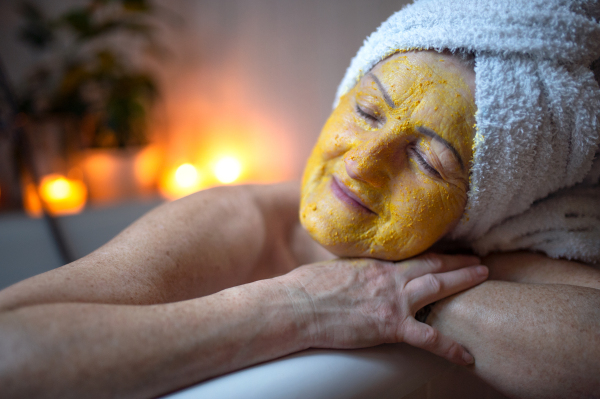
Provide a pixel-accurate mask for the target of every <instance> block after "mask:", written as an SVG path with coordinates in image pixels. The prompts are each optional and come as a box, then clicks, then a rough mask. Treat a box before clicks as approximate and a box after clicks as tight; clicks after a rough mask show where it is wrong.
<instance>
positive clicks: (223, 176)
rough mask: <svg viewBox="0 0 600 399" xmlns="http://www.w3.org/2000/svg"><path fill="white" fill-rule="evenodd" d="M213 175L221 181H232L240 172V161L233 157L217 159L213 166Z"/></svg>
mask: <svg viewBox="0 0 600 399" xmlns="http://www.w3.org/2000/svg"><path fill="white" fill-rule="evenodd" d="M214 172H215V176H216V178H217V180H219V181H220V182H221V183H224V184H229V183H233V182H234V181H236V180H237V179H238V177H240V174H241V173H242V165H241V163H240V161H238V160H237V159H235V158H233V157H224V158H221V159H219V160H218V161H217V163H216V164H215V168H214Z"/></svg>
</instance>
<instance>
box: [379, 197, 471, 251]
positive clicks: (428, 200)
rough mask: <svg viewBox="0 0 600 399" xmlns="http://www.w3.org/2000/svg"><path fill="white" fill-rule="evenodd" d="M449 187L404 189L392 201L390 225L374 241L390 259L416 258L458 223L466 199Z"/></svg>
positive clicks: (386, 225) (381, 230)
mask: <svg viewBox="0 0 600 399" xmlns="http://www.w3.org/2000/svg"><path fill="white" fill-rule="evenodd" d="M459 191H460V190H459V189H457V188H454V187H445V186H437V185H436V186H428V187H423V186H413V187H406V186H405V187H404V188H403V189H402V190H401V191H399V192H397V194H396V195H394V198H393V200H392V201H391V202H390V207H389V212H388V216H387V217H388V222H387V223H386V224H385V226H382V228H381V229H380V234H379V236H378V237H377V239H376V242H374V244H376V245H375V247H376V252H377V253H380V254H385V257H386V258H387V259H391V260H400V259H406V258H409V257H412V256H415V255H417V254H419V253H421V252H423V251H425V250H426V249H427V248H429V247H430V246H432V245H433V244H434V243H435V242H436V241H438V240H439V239H440V238H442V237H443V236H444V235H445V234H446V233H447V232H448V231H450V229H451V228H452V227H453V226H454V225H455V224H456V222H458V221H459V220H460V218H461V216H462V213H463V210H464V206H465V197H464V194H461V193H460V192H459Z"/></svg>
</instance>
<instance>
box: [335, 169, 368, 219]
mask: <svg viewBox="0 0 600 399" xmlns="http://www.w3.org/2000/svg"><path fill="white" fill-rule="evenodd" d="M331 191H333V194H335V196H336V197H337V198H338V199H339V200H340V201H342V202H343V203H345V204H347V205H349V206H350V207H352V208H353V209H357V210H359V211H360V212H364V213H368V214H375V215H376V213H375V212H373V211H372V210H371V209H370V208H369V207H368V206H366V205H365V203H364V202H362V200H361V199H360V198H358V196H357V195H356V194H354V193H353V192H352V191H350V189H349V188H348V187H346V185H345V184H343V183H342V182H340V181H339V180H338V179H337V177H335V176H333V177H332V179H331Z"/></svg>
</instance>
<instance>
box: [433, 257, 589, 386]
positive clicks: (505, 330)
mask: <svg viewBox="0 0 600 399" xmlns="http://www.w3.org/2000/svg"><path fill="white" fill-rule="evenodd" d="M483 263H484V264H486V265H488V266H489V268H490V281H486V282H484V283H483V284H481V285H479V286H477V287H475V288H473V289H470V290H468V291H465V292H463V293H461V294H458V295H456V296H453V297H450V298H447V299H445V300H442V301H440V302H438V303H437V304H436V305H435V306H434V307H433V311H432V313H431V315H430V316H429V318H428V320H427V322H428V323H429V324H431V325H432V326H434V327H435V328H436V329H438V330H439V331H441V332H442V333H444V334H447V335H449V336H450V337H452V338H454V339H457V340H459V341H460V342H462V343H463V344H464V345H465V346H466V347H467V349H469V351H471V352H472V353H473V355H474V356H475V358H476V359H477V362H476V363H475V364H474V365H473V366H471V367H470V368H471V369H472V371H473V372H475V373H476V374H477V375H478V376H480V377H481V378H482V379H483V380H485V381H486V382H488V383H489V384H490V385H492V386H494V387H495V388H496V389H498V390H499V391H501V392H503V393H504V394H506V395H507V396H510V397H516V398H599V397H600V379H598V375H600V333H599V329H600V271H598V269H596V268H592V267H590V266H587V265H584V264H581V263H577V262H570V261H565V260H554V259H548V258H547V257H545V256H543V255H539V254H532V253H527V252H520V253H510V254H494V255H491V256H488V257H487V258H485V259H483Z"/></svg>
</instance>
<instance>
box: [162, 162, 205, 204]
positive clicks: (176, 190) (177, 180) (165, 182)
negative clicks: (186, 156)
mask: <svg viewBox="0 0 600 399" xmlns="http://www.w3.org/2000/svg"><path fill="white" fill-rule="evenodd" d="M200 188H202V186H201V179H200V174H199V173H198V170H197V169H196V167H195V166H194V165H192V164H191V163H184V164H182V165H179V167H177V169H175V170H172V171H171V172H170V173H167V174H166V175H165V176H164V177H163V179H162V181H161V184H160V191H161V193H162V195H163V196H165V197H166V198H168V199H172V200H174V199H177V198H181V197H185V196H186V195H189V194H192V193H194V192H196V191H198V190H200Z"/></svg>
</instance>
